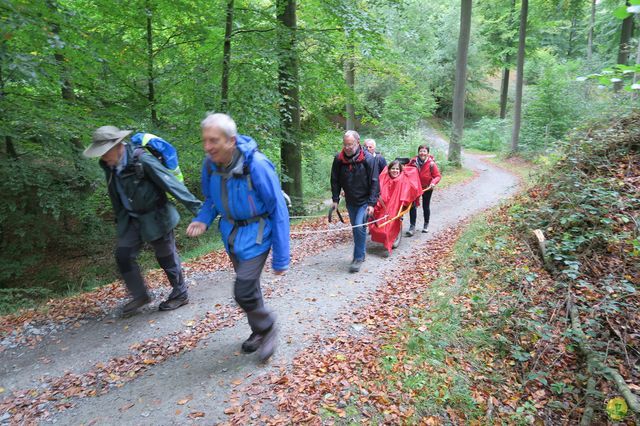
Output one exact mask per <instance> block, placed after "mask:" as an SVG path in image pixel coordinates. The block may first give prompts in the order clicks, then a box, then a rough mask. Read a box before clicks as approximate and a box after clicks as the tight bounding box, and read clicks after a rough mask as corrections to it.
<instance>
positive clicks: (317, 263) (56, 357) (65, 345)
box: [0, 128, 518, 425]
mask: <svg viewBox="0 0 640 426" xmlns="http://www.w3.org/2000/svg"><path fill="white" fill-rule="evenodd" d="M424 136H425V139H426V140H427V141H428V143H430V144H431V145H432V146H438V147H446V145H447V143H446V141H444V140H443V139H442V138H441V137H440V136H438V135H437V133H436V132H434V131H433V130H432V129H428V128H425V129H424ZM463 162H464V164H465V167H468V168H470V169H472V170H473V171H474V172H475V173H476V178H475V179H473V180H472V181H470V182H466V183H464V184H460V185H455V186H452V187H449V188H447V189H444V190H441V191H436V192H435V193H434V195H433V200H432V218H431V223H430V232H429V233H428V234H422V233H417V234H416V235H415V236H414V237H413V238H411V239H410V238H403V240H402V243H401V245H400V247H399V248H398V249H397V250H395V251H394V253H393V254H392V255H391V256H390V257H387V256H386V250H384V248H382V246H381V245H379V244H376V243H371V242H367V260H366V261H365V264H364V266H363V268H362V271H361V272H360V273H359V274H349V273H348V272H347V268H348V263H349V262H350V260H351V257H352V245H351V244H348V243H347V244H339V245H336V246H335V247H333V248H332V249H331V250H327V251H324V252H322V253H320V254H317V255H312V256H308V257H306V258H305V259H304V260H302V261H301V262H300V263H299V264H297V265H295V266H294V267H292V268H291V270H290V271H289V273H288V274H287V275H286V276H284V277H276V276H274V275H273V274H271V273H270V272H267V273H265V274H264V276H263V277H264V279H263V286H264V288H265V292H266V293H267V294H268V297H267V304H268V305H269V306H270V307H271V308H273V309H274V310H275V312H276V313H277V315H278V319H279V321H278V324H279V327H280V335H279V347H278V351H277V353H276V355H274V357H273V359H272V360H271V362H270V363H269V365H267V366H263V365H260V364H259V363H258V360H257V357H256V355H244V354H241V353H240V352H239V348H240V344H241V342H242V341H243V340H244V339H245V338H246V337H247V336H248V334H249V328H248V326H247V324H246V322H245V320H244V319H243V316H242V315H240V313H239V311H238V310H237V309H235V308H234V309H230V310H229V309H227V310H224V309H221V307H224V306H230V305H231V306H232V305H233V301H232V298H231V297H232V283H233V274H232V272H231V271H229V270H223V271H219V272H216V273H211V274H208V275H206V276H201V277H198V278H197V279H196V281H197V282H196V283H195V285H194V286H192V291H191V298H192V302H191V304H189V305H187V306H186V307H184V308H181V309H179V310H177V311H174V312H169V313H166V312H162V313H161V312H144V313H142V314H140V315H137V316H135V317H132V318H129V319H126V320H123V319H116V318H107V319H103V320H102V321H95V320H85V321H84V322H83V323H80V324H78V326H77V327H71V328H69V329H66V330H64V331H63V332H62V333H60V334H59V335H56V336H55V337H53V338H51V339H45V341H44V343H42V344H40V345H38V346H36V347H35V348H18V349H17V350H15V351H6V352H4V353H0V365H1V366H2V367H0V387H4V388H5V392H4V393H2V394H0V398H1V397H7V395H8V394H9V393H11V392H14V391H18V390H20V389H37V388H38V387H39V386H46V384H43V383H46V382H43V378H42V377H43V376H44V375H45V374H48V375H50V376H56V377H59V376H62V375H64V374H65V372H73V373H78V374H82V373H85V372H86V371H89V370H90V369H91V368H92V367H93V366H95V365H96V364H101V363H107V362H109V361H110V360H113V359H114V358H117V357H119V356H120V357H121V356H127V354H128V353H129V352H130V351H131V350H132V347H133V348H135V344H136V343H139V342H141V341H145V340H149V339H151V338H155V339H157V341H158V342H160V344H165V343H163V342H165V341H166V342H168V343H166V344H170V342H171V340H170V339H167V336H169V335H171V334H172V333H174V334H176V333H181V334H180V338H181V339H190V338H193V341H194V345H193V346H190V347H187V349H186V350H184V351H183V352H180V353H179V354H177V355H176V356H173V357H169V358H167V359H166V360H164V361H163V362H158V363H157V364H155V365H152V366H150V368H149V369H148V371H146V372H144V373H143V374H141V375H140V376H139V377H137V378H135V379H133V380H131V381H128V382H126V383H124V384H123V385H122V386H121V387H111V388H109V389H107V390H108V392H106V391H105V392H104V393H103V394H101V393H100V392H98V393H97V395H98V396H93V397H86V398H82V399H75V400H74V399H70V404H69V405H70V407H69V408H68V409H66V410H65V411H62V412H60V411H55V412H52V414H51V415H49V416H48V417H47V418H46V419H45V420H43V421H45V422H55V423H56V424H119V425H120V424H149V425H158V424H163V425H164V424H188V423H190V422H199V421H204V423H206V424H211V423H218V422H224V421H226V419H227V416H226V414H225V413H224V409H225V408H226V407H228V406H229V405H230V402H233V400H234V398H237V397H238V395H236V394H235V391H236V390H237V389H238V388H239V387H241V386H244V385H246V384H247V383H248V382H250V381H251V380H254V379H255V378H257V377H260V376H262V375H266V374H270V373H272V372H273V371H274V369H278V368H287V366H288V365H289V363H290V361H291V360H292V359H293V357H294V356H295V355H296V353H298V352H299V351H301V350H304V348H305V347H306V346H307V345H308V344H309V342H311V341H313V339H314V338H315V337H317V336H321V337H322V336H330V335H331V333H332V325H333V323H334V322H335V318H337V317H338V315H339V314H341V313H344V312H346V311H348V310H350V309H352V307H353V306H355V305H358V304H361V303H364V301H366V295H367V294H368V293H369V292H371V291H373V290H375V288H376V286H377V285H378V283H379V282H381V281H382V280H383V279H384V278H385V275H386V274H388V273H389V272H390V271H391V270H392V269H393V268H394V266H396V265H397V264H398V263H399V261H400V260H402V259H406V258H407V257H410V256H411V252H412V249H413V248H414V247H415V245H416V244H417V243H418V242H425V241H427V240H428V239H430V238H434V237H436V236H437V234H438V232H440V231H441V230H444V229H446V228H448V227H450V226H452V225H454V224H455V223H458V222H459V221H461V220H464V219H466V218H468V217H470V216H472V215H474V214H476V213H478V212H480V211H483V210H485V209H487V208H490V207H493V206H495V205H496V204H497V203H499V202H500V201H501V200H504V199H506V198H508V197H509V196H511V195H513V194H514V193H515V192H516V191H517V189H518V179H517V178H516V177H515V176H514V175H512V174H510V173H508V172H507V171H505V170H503V169H500V168H498V167H495V166H493V165H491V164H488V163H485V162H483V161H482V160H481V158H480V157H478V156H475V155H469V154H463ZM444 179H445V180H446V176H444ZM421 225H422V220H421V215H420V214H419V215H418V228H419V229H420V228H421ZM404 226H405V228H407V227H408V220H407V221H405V223H404ZM217 308H218V311H216V309H217ZM211 311H213V312H214V313H215V312H219V314H220V315H224V316H225V318H223V319H227V317H229V318H228V319H229V321H227V322H226V323H225V324H226V325H224V326H222V327H220V328H218V329H215V328H212V330H214V331H211V332H208V331H207V330H205V331H204V334H202V330H200V329H198V324H200V323H201V322H202V321H206V319H207V312H211ZM234 318H242V319H240V320H235V319H234ZM356 331H357V330H356ZM198 333H200V334H198ZM196 337H199V338H198V339H196ZM163 339H164V340H163ZM199 413H203V414H204V417H202V418H201V417H198V416H199V415H200V414H199ZM12 421H15V418H14V419H12V418H11V416H7V413H4V414H3V413H0V423H7V424H10V423H11V422H12Z"/></svg>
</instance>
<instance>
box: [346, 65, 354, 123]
mask: <svg viewBox="0 0 640 426" xmlns="http://www.w3.org/2000/svg"><path fill="white" fill-rule="evenodd" d="M344 79H345V82H346V83H347V88H348V89H349V93H348V97H347V104H346V109H347V123H346V130H355V128H356V109H355V106H354V104H353V97H354V93H355V85H356V65H355V63H354V60H353V58H352V57H348V58H346V59H345V61H344Z"/></svg>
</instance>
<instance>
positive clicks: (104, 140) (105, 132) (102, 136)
mask: <svg viewBox="0 0 640 426" xmlns="http://www.w3.org/2000/svg"><path fill="white" fill-rule="evenodd" d="M131 132H132V130H120V129H118V128H117V127H116V126H102V127H99V128H98V129H96V131H95V132H93V138H92V143H91V145H89V146H88V147H87V149H85V150H84V152H83V153H82V154H83V155H84V156H85V157H87V158H95V157H102V156H103V155H104V154H106V153H107V151H109V150H110V149H111V148H113V147H114V146H116V145H117V144H119V143H120V142H122V139H124V138H126V137H127V136H129V135H130V134H131Z"/></svg>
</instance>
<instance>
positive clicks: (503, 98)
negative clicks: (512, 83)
mask: <svg viewBox="0 0 640 426" xmlns="http://www.w3.org/2000/svg"><path fill="white" fill-rule="evenodd" d="M509 73H510V71H509V68H507V67H505V68H504V69H503V70H502V85H501V86H500V118H502V119H504V118H505V117H506V116H507V101H508V96H509Z"/></svg>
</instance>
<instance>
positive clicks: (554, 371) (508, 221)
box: [379, 116, 640, 424]
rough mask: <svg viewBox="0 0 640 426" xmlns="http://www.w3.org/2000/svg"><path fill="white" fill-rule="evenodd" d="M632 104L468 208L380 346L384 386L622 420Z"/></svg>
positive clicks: (424, 406)
mask: <svg viewBox="0 0 640 426" xmlns="http://www.w3.org/2000/svg"><path fill="white" fill-rule="evenodd" d="M637 118H638V117H637V116H632V117H629V118H624V119H619V120H615V121H614V122H612V123H605V124H603V125H601V126H600V127H599V128H595V129H594V128H592V129H589V131H588V134H587V135H583V136H581V137H578V138H576V139H574V140H572V141H571V143H570V144H569V145H568V146H567V147H566V150H565V151H564V154H563V155H562V157H561V159H560V160H559V161H558V162H557V163H556V164H554V166H553V168H551V169H549V170H545V173H543V174H541V176H540V177H539V178H538V181H537V182H536V184H535V185H533V186H532V187H531V188H530V189H529V190H528V191H527V192H526V193H525V194H523V195H522V196H520V197H518V198H517V199H516V200H514V201H513V202H512V203H511V204H510V205H509V206H505V207H503V208H501V209H499V210H498V211H496V212H494V213H492V214H490V215H489V216H486V217H482V218H480V219H478V220H476V221H475V222H473V223H472V224H471V225H470V226H469V228H468V229H467V230H466V232H464V234H463V235H462V236H461V237H460V238H459V240H458V241H457V243H456V245H455V248H454V252H453V255H452V256H451V259H450V262H449V263H448V264H447V265H446V266H445V267H443V268H442V269H441V270H440V271H439V275H438V278H437V279H435V280H433V281H431V282H428V283H427V282H425V286H427V289H426V290H425V292H424V299H425V301H426V304H427V306H428V309H422V310H416V311H414V312H412V314H411V319H412V321H410V322H408V323H406V324H405V325H404V326H403V327H402V328H401V329H400V330H399V331H398V332H397V333H395V334H393V335H392V337H391V338H390V340H389V342H388V345H387V346H386V347H385V348H386V353H385V355H384V356H383V357H381V358H380V359H379V364H380V366H381V368H384V369H385V371H386V372H387V374H388V379H387V380H386V382H385V386H386V388H387V389H389V392H393V391H396V390H398V389H402V390H403V392H404V393H405V394H408V395H409V396H408V398H409V399H410V401H411V403H412V405H413V406H414V407H415V410H416V416H417V418H421V419H427V420H426V421H427V424H441V423H453V424H492V423H503V424H534V423H535V424H537V423H549V424H578V423H580V422H581V421H584V422H586V424H589V423H592V424H606V423H607V422H612V421H623V422H625V423H626V424H634V414H633V413H631V411H630V410H631V409H630V408H629V409H628V412H627V413H626V414H625V413H624V411H625V410H624V409H621V408H620V407H621V406H622V404H621V403H620V401H621V399H620V398H621V397H622V396H625V398H624V399H627V395H631V397H629V398H630V399H627V401H629V404H628V406H629V407H631V403H633V402H634V397H633V393H634V392H637V390H638V388H637V386H635V385H634V384H636V383H638V382H639V380H640V371H639V370H638V368H637V364H636V361H637V357H638V356H640V339H639V336H638V334H637V333H635V332H634V331H631V330H637V329H638V326H640V324H639V323H638V317H637V315H636V314H637V312H638V310H639V309H640V297H639V296H638V289H639V288H640V278H639V277H640V262H639V261H638V258H639V257H640V250H639V249H638V248H639V247H640V237H639V232H640V229H639V228H638V225H637V223H638V219H637V218H638V217H639V216H640V199H639V198H638V193H640V186H639V184H638V182H639V181H638V179H639V176H640V154H639V151H640V145H639V143H638V141H640V126H638V124H637V122H638V120H637ZM534 229H539V230H542V232H543V233H544V234H545V236H546V243H545V245H544V256H543V255H542V252H541V251H540V248H539V247H538V243H537V241H536V239H535V238H534V237H533V232H532V230H534ZM570 313H571V315H570ZM580 329H581V330H582V331H576V330H580ZM406 365H410V366H412V367H413V368H412V372H411V374H405V373H404V372H403V371H404V368H403V367H402V366H406ZM415 370H418V371H420V372H421V373H419V374H417V375H416V374H415ZM615 374H618V375H619V377H620V380H617V379H616V380H614V375H615ZM635 399H636V400H637V396H635ZM636 420H637V419H636ZM429 422H431V423H429Z"/></svg>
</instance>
